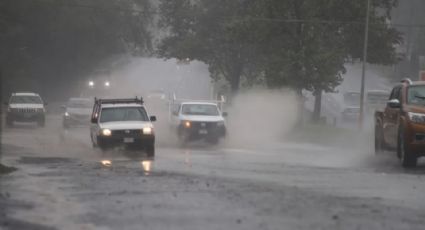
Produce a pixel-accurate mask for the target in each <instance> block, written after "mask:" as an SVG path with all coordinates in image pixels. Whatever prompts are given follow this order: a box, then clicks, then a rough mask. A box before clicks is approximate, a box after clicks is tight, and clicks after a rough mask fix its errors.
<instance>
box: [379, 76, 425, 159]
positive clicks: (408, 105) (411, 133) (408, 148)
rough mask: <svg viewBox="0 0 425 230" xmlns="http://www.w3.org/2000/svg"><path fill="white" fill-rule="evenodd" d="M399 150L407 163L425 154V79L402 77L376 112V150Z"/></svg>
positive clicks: (398, 153)
mask: <svg viewBox="0 0 425 230" xmlns="http://www.w3.org/2000/svg"><path fill="white" fill-rule="evenodd" d="M384 149H385V150H396V152H397V157H398V158H399V159H400V160H401V163H402V165H403V167H414V166H416V164H417V159H418V158H419V157H421V156H425V82H411V81H410V80H406V81H402V83H401V84H399V85H397V86H395V87H394V88H393V90H392V92H391V94H390V97H389V101H388V103H387V106H386V107H385V109H384V110H383V111H377V112H376V113H375V151H376V153H380V152H382V150H384Z"/></svg>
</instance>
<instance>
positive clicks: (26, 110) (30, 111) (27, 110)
mask: <svg viewBox="0 0 425 230" xmlns="http://www.w3.org/2000/svg"><path fill="white" fill-rule="evenodd" d="M12 111H14V112H17V113H38V112H42V111H43V109H34V108H19V109H12Z"/></svg>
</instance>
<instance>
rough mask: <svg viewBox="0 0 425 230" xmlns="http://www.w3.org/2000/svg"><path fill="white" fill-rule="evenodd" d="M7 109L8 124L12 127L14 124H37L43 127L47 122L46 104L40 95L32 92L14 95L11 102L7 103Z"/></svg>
mask: <svg viewBox="0 0 425 230" xmlns="http://www.w3.org/2000/svg"><path fill="white" fill-rule="evenodd" d="M5 104H6V105H7V106H8V108H7V114H6V124H7V126H8V127H12V126H13V125H14V122H37V124H38V126H40V127H43V126H44V125H45V121H46V116H45V113H46V109H45V107H44V106H45V105H46V103H44V102H43V100H42V99H41V97H40V95H38V94H36V93H32V92H28V93H27V92H25V93H13V94H12V95H11V96H10V99H9V102H7V103H5Z"/></svg>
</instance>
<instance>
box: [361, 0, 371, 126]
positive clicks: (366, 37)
mask: <svg viewBox="0 0 425 230" xmlns="http://www.w3.org/2000/svg"><path fill="white" fill-rule="evenodd" d="M369 13H370V0H367V7H366V23H365V34H364V44H363V66H362V82H361V88H360V114H359V129H362V128H363V121H364V110H365V109H364V107H365V105H364V101H365V100H364V98H365V80H366V79H365V78H366V76H365V75H366V64H367V44H368V41H369Z"/></svg>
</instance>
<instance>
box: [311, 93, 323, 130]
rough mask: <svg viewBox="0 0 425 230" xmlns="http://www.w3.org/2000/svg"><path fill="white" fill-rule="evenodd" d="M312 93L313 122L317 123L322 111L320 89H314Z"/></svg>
mask: <svg viewBox="0 0 425 230" xmlns="http://www.w3.org/2000/svg"><path fill="white" fill-rule="evenodd" d="M313 95H314V111H313V122H314V123H317V122H319V121H320V116H321V111H322V90H321V89H316V90H315V91H314V93H313Z"/></svg>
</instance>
